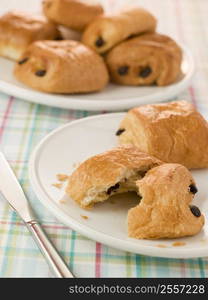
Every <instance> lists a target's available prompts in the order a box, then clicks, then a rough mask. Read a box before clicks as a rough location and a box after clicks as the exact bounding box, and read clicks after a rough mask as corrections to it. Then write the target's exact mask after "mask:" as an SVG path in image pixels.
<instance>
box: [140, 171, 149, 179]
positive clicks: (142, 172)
mask: <svg viewBox="0 0 208 300" xmlns="http://www.w3.org/2000/svg"><path fill="white" fill-rule="evenodd" d="M147 171H148V170H146V171H139V175H140V176H141V177H142V178H143V177H144V176H145V175H146V173H147Z"/></svg>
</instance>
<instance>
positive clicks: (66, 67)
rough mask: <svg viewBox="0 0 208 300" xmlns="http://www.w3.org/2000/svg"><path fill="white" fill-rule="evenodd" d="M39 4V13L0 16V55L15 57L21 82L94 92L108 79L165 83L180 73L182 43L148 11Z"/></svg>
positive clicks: (69, 1)
mask: <svg viewBox="0 0 208 300" xmlns="http://www.w3.org/2000/svg"><path fill="white" fill-rule="evenodd" d="M42 7H43V15H35V14H30V13H26V12H24V13H23V12H18V11H12V12H8V13H6V14H5V15H3V16H2V17H0V55H1V56H4V57H7V58H9V59H12V60H15V61H17V63H16V65H15V69H14V75H15V77H16V78H17V79H18V80H19V81H21V82H23V83H24V84H26V85H28V86H30V87H32V88H34V89H37V90H40V91H43V92H47V93H62V94H70V93H89V92H98V91H101V90H103V89H104V88H105V87H106V85H107V84H108V82H109V81H111V82H114V83H115V84H119V85H133V86H144V85H153V84H154V85H155V84H156V85H158V86H165V85H168V84H171V83H173V82H175V81H177V80H178V79H179V78H180V76H181V61H182V51H181V48H180V47H179V45H177V43H176V42H175V41H174V40H173V39H172V38H170V37H168V36H165V35H162V34H159V33H157V32H156V27H157V20H156V18H155V17H154V16H153V15H152V14H151V13H150V12H149V11H147V10H145V9H142V8H138V7H135V8H129V9H125V10H122V11H118V12H117V13H114V14H108V13H106V12H105V11H104V9H103V7H102V6H101V4H100V3H99V2H98V1H97V0H43V2H42ZM64 30H65V31H64ZM67 30H68V31H69V32H70V31H71V30H73V31H74V32H77V33H78V35H79V36H80V41H77V40H76V41H75V40H73V39H74V35H73V37H72V38H70V35H67V34H64V32H66V31H67ZM63 39H64V41H62V40H63Z"/></svg>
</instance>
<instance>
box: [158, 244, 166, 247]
mask: <svg viewBox="0 0 208 300" xmlns="http://www.w3.org/2000/svg"><path fill="white" fill-rule="evenodd" d="M157 247H159V248H166V247H167V246H166V245H163V244H159V245H157Z"/></svg>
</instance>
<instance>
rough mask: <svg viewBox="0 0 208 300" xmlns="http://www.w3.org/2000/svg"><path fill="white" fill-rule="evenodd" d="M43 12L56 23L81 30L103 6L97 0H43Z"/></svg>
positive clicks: (100, 12)
mask: <svg viewBox="0 0 208 300" xmlns="http://www.w3.org/2000/svg"><path fill="white" fill-rule="evenodd" d="M43 12H44V13H45V15H46V16H47V17H48V18H49V20H51V21H53V22H55V23H57V24H61V25H64V26H67V27H69V28H71V29H74V30H78V31H83V30H84V29H85V27H86V26H87V25H88V24H89V23H90V22H92V20H93V19H94V18H95V17H97V16H99V15H101V14H102V13H103V8H102V6H101V5H100V3H99V1H97V0H86V1H84V0H44V1H43Z"/></svg>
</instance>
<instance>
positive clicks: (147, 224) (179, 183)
mask: <svg viewBox="0 0 208 300" xmlns="http://www.w3.org/2000/svg"><path fill="white" fill-rule="evenodd" d="M194 184H195V183H194V180H193V178H192V176H191V174H190V172H189V171H188V170H187V169H186V168H185V167H184V166H182V165H179V164H163V165H161V166H158V167H156V168H153V169H151V170H150V171H148V172H147V174H146V175H145V177H144V178H143V179H141V180H139V181H137V183H136V185H137V187H138V189H139V193H140V194H141V196H142V199H141V201H140V203H139V204H138V205H137V206H136V207H133V208H131V209H130V210H129V211H128V234H129V236H130V237H133V238H139V239H160V238H178V237H184V236H190V235H195V234H197V233H198V232H199V231H200V230H201V229H202V227H203V225H204V216H203V215H201V213H200V211H199V210H198V208H197V212H198V214H197V215H194V214H193V213H192V210H191V208H193V207H192V206H190V204H191V201H192V199H193V197H194V194H193V193H192V192H191V188H190V186H193V185H194ZM195 208H196V207H195Z"/></svg>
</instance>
